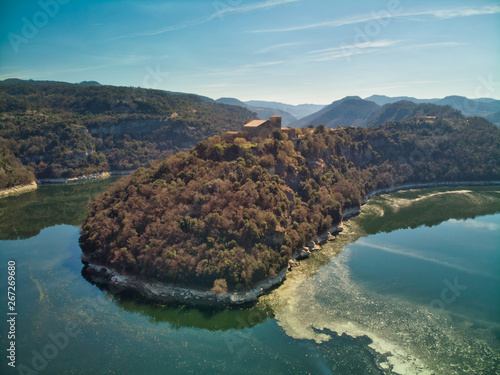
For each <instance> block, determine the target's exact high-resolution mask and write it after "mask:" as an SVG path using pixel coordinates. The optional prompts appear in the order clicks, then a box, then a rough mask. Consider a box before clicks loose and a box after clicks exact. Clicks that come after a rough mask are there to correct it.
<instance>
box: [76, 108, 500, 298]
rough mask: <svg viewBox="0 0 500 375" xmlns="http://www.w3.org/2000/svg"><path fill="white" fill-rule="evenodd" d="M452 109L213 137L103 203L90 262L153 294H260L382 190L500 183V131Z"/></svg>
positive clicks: (96, 215) (85, 232) (90, 219)
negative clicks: (367, 122)
mask: <svg viewBox="0 0 500 375" xmlns="http://www.w3.org/2000/svg"><path fill="white" fill-rule="evenodd" d="M445 112H446V117H440V116H437V117H436V116H417V117H414V118H412V119H409V120H406V121H401V122H390V123H387V124H385V125H382V126H379V127H374V128H353V127H340V128H336V129H327V128H325V127H324V126H321V125H320V126H318V127H316V128H315V129H314V128H312V127H309V128H306V129H297V132H298V137H297V138H296V139H294V140H293V141H292V140H290V139H287V135H286V134H284V133H283V132H281V131H274V132H273V133H272V135H271V137H270V138H268V139H260V138H253V139H251V140H247V139H244V138H236V139H234V140H229V139H227V138H225V137H221V136H213V137H211V138H209V139H208V140H205V141H202V142H200V143H198V144H197V145H196V146H195V147H194V148H192V149H191V150H189V152H180V153H177V154H175V155H172V156H170V157H168V158H167V159H165V160H164V161H163V162H161V163H158V164H156V165H154V166H153V167H151V168H147V169H146V168H140V169H138V170H137V171H135V172H134V173H133V174H131V175H129V176H127V177H125V178H123V179H121V180H119V181H118V182H117V183H115V184H114V185H113V187H112V188H110V189H109V190H108V191H106V192H105V193H103V194H102V195H100V196H99V197H98V198H97V199H96V200H95V201H94V202H92V203H91V204H90V206H89V213H88V216H87V218H86V219H85V221H84V223H83V225H82V230H81V237H80V245H81V247H82V251H83V255H82V260H83V262H84V263H85V264H87V271H88V272H89V274H90V277H91V279H93V280H95V281H98V282H102V283H105V284H106V283H108V284H114V285H115V286H122V287H124V288H127V289H132V290H135V291H137V292H139V293H140V294H142V295H144V296H146V297H148V298H153V299H157V300H161V301H167V302H168V301H172V300H174V301H181V302H188V303H220V304H238V303H242V302H246V301H248V300H255V299H256V297H257V296H258V295H259V294H261V293H262V292H263V291H264V289H265V288H268V287H270V286H271V285H272V284H274V283H278V282H280V281H281V280H282V279H283V277H284V274H286V270H287V267H288V266H289V262H290V260H292V259H294V258H295V257H297V255H298V254H299V253H300V252H301V251H303V248H304V246H309V245H310V240H311V239H313V237H314V236H316V235H318V234H322V233H325V232H328V231H331V230H332V228H334V227H335V226H336V225H337V224H339V223H340V222H341V220H342V217H343V215H342V212H343V211H344V210H348V209H357V208H359V207H360V205H361V203H362V200H363V198H364V197H366V196H367V195H368V194H369V193H370V192H373V191H375V190H377V189H385V188H391V189H397V186H400V185H404V184H412V183H429V184H434V183H439V182H453V181H470V182H474V181H475V182H479V181H490V180H499V177H500V169H499V164H498V160H499V136H500V130H499V129H498V128H497V127H496V126H494V125H493V124H491V123H490V122H488V121H487V120H485V119H483V118H479V117H464V116H463V115H462V114H461V113H460V112H458V111H455V110H451V109H450V110H447V111H445ZM266 282H267V284H266ZM263 283H264V284H263Z"/></svg>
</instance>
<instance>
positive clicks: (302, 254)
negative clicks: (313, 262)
mask: <svg viewBox="0 0 500 375" xmlns="http://www.w3.org/2000/svg"><path fill="white" fill-rule="evenodd" d="M310 256H311V252H310V251H309V249H308V248H307V247H303V248H302V249H300V250H299V253H298V255H297V259H298V260H302V259H306V258H309V257H310Z"/></svg>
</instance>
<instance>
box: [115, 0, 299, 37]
mask: <svg viewBox="0 0 500 375" xmlns="http://www.w3.org/2000/svg"><path fill="white" fill-rule="evenodd" d="M299 1H302V0H267V1H264V2H261V3H256V4H248V5H243V6H231V5H229V4H227V5H224V7H222V6H219V7H220V8H221V9H218V10H217V7H216V5H215V4H217V2H215V3H214V7H215V8H216V11H215V12H214V13H212V14H211V15H209V16H207V17H203V18H198V19H195V20H191V21H187V22H185V23H181V24H178V25H172V26H167V27H163V28H160V29H156V30H150V31H143V32H139V33H131V34H126V35H121V36H117V37H114V38H111V39H109V40H110V41H111V40H118V39H127V38H138V37H144V36H155V35H160V34H164V33H168V32H170V31H176V30H181V29H185V28H187V27H192V26H197V25H202V24H204V23H208V22H210V21H212V20H214V19H216V18H220V19H224V17H225V16H228V15H231V14H239V13H247V12H252V11H255V10H259V9H268V8H273V7H276V6H280V5H285V4H290V3H296V2H299Z"/></svg>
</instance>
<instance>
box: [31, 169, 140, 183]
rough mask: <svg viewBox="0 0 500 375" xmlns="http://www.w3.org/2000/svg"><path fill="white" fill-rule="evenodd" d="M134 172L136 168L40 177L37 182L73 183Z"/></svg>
mask: <svg viewBox="0 0 500 375" xmlns="http://www.w3.org/2000/svg"><path fill="white" fill-rule="evenodd" d="M132 172H134V170H126V171H108V172H99V173H93V174H89V175H83V176H78V177H70V178H39V179H37V183H38V184H40V185H48V184H71V183H78V182H86V181H89V180H104V179H106V178H110V177H113V176H126V175H128V174H130V173H132Z"/></svg>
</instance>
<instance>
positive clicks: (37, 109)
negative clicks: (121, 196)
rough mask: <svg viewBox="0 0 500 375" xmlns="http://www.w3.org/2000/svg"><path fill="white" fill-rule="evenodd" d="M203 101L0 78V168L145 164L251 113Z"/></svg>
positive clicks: (75, 169) (39, 171)
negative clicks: (6, 146) (4, 145)
mask: <svg viewBox="0 0 500 375" xmlns="http://www.w3.org/2000/svg"><path fill="white" fill-rule="evenodd" d="M207 99H208V98H203V97H199V96H196V95H188V94H179V93H174V94H172V93H167V92H164V91H160V90H146V89H138V88H131V87H114V86H102V85H99V84H98V83H93V82H86V83H82V84H68V83H63V82H40V81H23V80H16V79H10V80H6V81H2V82H0V145H1V144H7V145H10V146H9V147H8V148H9V150H10V153H11V154H12V155H10V154H9V156H7V154H6V151H2V156H1V157H0V166H2V168H3V169H2V170H4V171H5V170H7V169H9V168H10V169H12V170H16V171H17V172H15V173H14V174H15V175H16V176H20V175H24V176H26V175H27V174H26V173H27V172H26V171H28V172H29V171H31V172H29V173H28V174H29V175H30V176H32V173H34V174H35V176H36V177H37V178H61V177H62V178H70V177H74V176H81V175H88V174H93V173H97V172H103V171H109V170H130V169H135V168H138V167H147V166H150V165H151V163H152V162H153V161H154V160H158V159H162V158H165V157H166V156H168V155H171V154H173V153H175V152H178V151H181V150H185V149H187V148H189V147H192V146H193V145H195V144H196V143H197V142H199V141H201V140H203V139H206V138H208V137H210V136H212V135H214V134H219V133H221V132H224V131H227V130H239V129H240V128H241V126H242V124H243V123H245V122H246V121H247V120H249V119H251V118H253V117H254V116H253V114H252V113H251V112H249V111H248V110H246V109H244V108H240V107H234V106H227V105H223V104H218V103H215V102H213V101H212V102H210V101H208V100H207ZM3 149H4V150H5V147H4V148H3ZM6 165H8V166H9V167H7V169H6ZM21 165H22V166H23V167H22V168H21ZM4 173H11V172H4ZM30 178H31V177H30ZM17 179H18V177H13V178H9V181H10V182H8V183H7V184H5V183H3V181H6V180H2V183H3V184H4V185H6V186H7V187H8V186H12V185H13V184H14V183H17V182H18V181H17Z"/></svg>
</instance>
